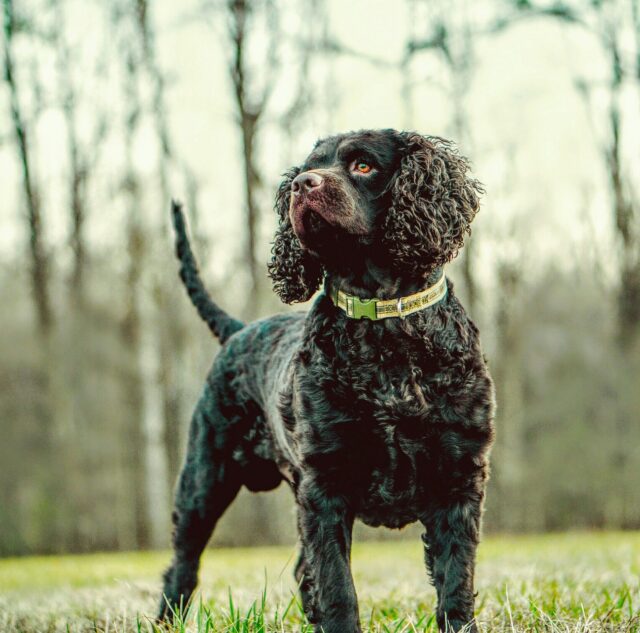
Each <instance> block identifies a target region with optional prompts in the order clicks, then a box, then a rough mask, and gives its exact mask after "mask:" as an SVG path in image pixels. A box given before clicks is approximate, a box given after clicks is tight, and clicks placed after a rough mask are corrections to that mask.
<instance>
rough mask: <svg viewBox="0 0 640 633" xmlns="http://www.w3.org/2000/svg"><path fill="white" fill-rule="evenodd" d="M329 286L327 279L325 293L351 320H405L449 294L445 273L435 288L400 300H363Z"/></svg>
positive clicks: (426, 289)
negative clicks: (393, 318)
mask: <svg viewBox="0 0 640 633" xmlns="http://www.w3.org/2000/svg"><path fill="white" fill-rule="evenodd" d="M327 286H328V284H327V279H326V278H325V292H326V293H327V295H328V296H329V297H330V298H331V301H333V304H334V305H335V306H337V307H338V308H340V309H341V310H342V311H343V312H344V313H345V314H346V315H347V316H348V317H349V318H351V319H370V320H371V321H380V320H381V319H388V318H390V317H400V318H401V319H403V318H404V317H406V316H408V315H409V314H413V313H414V312H418V311H419V310H424V309H425V308H428V307H429V306H432V305H433V304H434V303H438V301H441V300H442V299H444V297H445V296H446V294H447V280H446V278H445V276H444V272H443V273H442V277H440V279H439V280H438V281H436V283H435V284H433V286H429V288H425V289H424V290H420V292H416V293H415V294H412V295H409V296H408V297H400V298H399V299H376V298H373V299H361V298H360V297H356V296H355V295H349V294H347V293H346V292H343V291H342V290H339V289H332V288H331V289H330V288H327Z"/></svg>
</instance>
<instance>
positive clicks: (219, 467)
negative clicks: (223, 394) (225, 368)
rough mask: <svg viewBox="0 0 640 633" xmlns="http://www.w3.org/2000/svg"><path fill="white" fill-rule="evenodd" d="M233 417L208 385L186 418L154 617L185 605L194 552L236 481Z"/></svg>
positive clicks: (196, 558)
mask: <svg viewBox="0 0 640 633" xmlns="http://www.w3.org/2000/svg"><path fill="white" fill-rule="evenodd" d="M237 425H238V422H234V421H231V420H227V419H226V418H225V417H223V416H222V414H221V413H220V412H219V407H218V402H217V399H216V396H215V395H214V394H213V392H212V389H211V387H210V386H209V385H207V386H206V387H205V392H204V394H203V396H202V398H201V399H200V402H199V403H198V406H197V408H196V410H195V413H194V415H193V418H192V421H191V428H190V431H189V444H188V448H187V457H186V460H185V463H184V466H183V468H182V473H181V475H180V480H179V483H178V488H177V492H176V499H175V510H174V512H173V515H172V518H173V548H174V558H173V561H172V563H171V566H170V567H169V568H168V569H167V571H166V572H165V574H164V589H163V595H162V597H161V600H160V607H159V614H158V617H159V619H168V618H170V617H171V611H172V610H175V609H177V608H180V606H181V605H182V606H183V607H186V605H187V602H188V600H189V598H190V597H191V594H192V592H193V590H194V588H195V586H196V584H197V582H198V567H199V564H200V556H201V554H202V551H203V550H204V548H205V546H206V544H207V541H208V540H209V537H210V536H211V533H212V532H213V529H214V527H215V525H216V523H217V521H218V519H219V518H220V517H221V516H222V514H223V513H224V511H225V510H226V509H227V507H228V506H229V504H230V503H231V502H232V501H233V499H234V498H235V496H236V495H237V493H238V491H239V489H240V486H241V483H242V481H241V473H240V468H239V466H238V465H237V464H236V463H235V462H234V461H233V459H232V453H233V449H234V448H235V443H236V442H237V441H238V437H237V432H236V431H235V427H236V426H237Z"/></svg>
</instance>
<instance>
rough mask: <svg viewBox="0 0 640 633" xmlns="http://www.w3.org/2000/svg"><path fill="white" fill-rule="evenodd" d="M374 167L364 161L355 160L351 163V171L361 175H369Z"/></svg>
mask: <svg viewBox="0 0 640 633" xmlns="http://www.w3.org/2000/svg"><path fill="white" fill-rule="evenodd" d="M372 169H373V167H371V165H369V163H366V162H365V161H363V160H354V161H353V163H351V171H357V172H358V173H359V174H368V173H369V172H370V171H371V170H372Z"/></svg>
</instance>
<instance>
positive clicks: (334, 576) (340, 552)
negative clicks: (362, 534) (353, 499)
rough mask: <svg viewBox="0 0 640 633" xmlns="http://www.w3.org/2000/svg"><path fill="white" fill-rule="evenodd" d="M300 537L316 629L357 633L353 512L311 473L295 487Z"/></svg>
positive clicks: (358, 629)
mask: <svg viewBox="0 0 640 633" xmlns="http://www.w3.org/2000/svg"><path fill="white" fill-rule="evenodd" d="M297 499H298V512H299V514H300V516H299V521H298V524H299V528H300V532H301V534H300V537H301V539H302V546H303V548H304V554H305V558H306V564H307V568H306V570H305V572H306V573H308V574H309V577H310V580H311V582H312V583H313V586H314V593H315V597H316V601H317V609H318V613H317V618H318V621H317V624H316V627H315V630H316V631H318V633H320V632H322V633H360V631H361V630H362V629H361V628H360V618H359V614H358V599H357V597H356V590H355V587H354V584H353V577H352V576H351V566H350V557H351V532H352V528H353V513H352V512H351V511H350V510H349V508H348V505H347V503H346V502H345V500H344V499H343V498H341V497H340V496H338V495H335V494H331V493H328V492H327V490H326V488H325V487H323V486H321V485H319V484H318V483H317V481H315V480H314V479H312V478H311V477H310V476H308V477H306V478H304V479H303V481H302V482H301V484H300V488H299V489H298V494H297Z"/></svg>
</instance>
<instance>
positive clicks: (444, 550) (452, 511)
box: [422, 490, 483, 633]
mask: <svg viewBox="0 0 640 633" xmlns="http://www.w3.org/2000/svg"><path fill="white" fill-rule="evenodd" d="M482 497H483V495H482V492H480V491H478V490H473V491H471V492H470V493H469V494H467V495H465V496H464V497H462V498H460V497H458V499H457V500H455V501H453V500H452V501H451V503H449V504H440V505H438V506H437V507H434V508H432V509H431V510H430V512H429V513H428V514H427V515H426V517H425V518H424V519H423V524H424V526H425V527H426V530H427V531H426V533H425V534H424V535H423V537H422V540H423V542H424V545H425V562H426V564H427V570H428V572H429V574H430V576H431V579H432V581H433V584H434V585H435V588H436V592H437V594H438V608H437V614H436V616H437V620H438V627H439V628H440V630H441V631H447V633H448V632H450V631H459V630H461V629H464V631H465V633H467V632H469V633H471V632H474V633H475V631H477V627H476V624H475V621H474V617H473V606H474V602H475V594H474V588H473V576H474V571H475V557H476V548H477V546H478V539H479V529H480V514H481V508H482ZM465 625H466V627H467V628H464V627H465Z"/></svg>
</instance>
